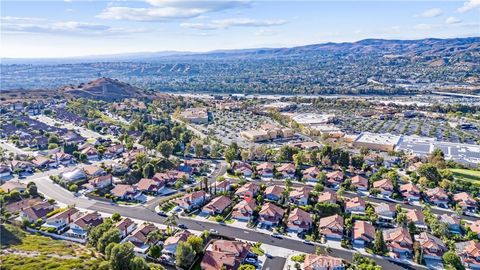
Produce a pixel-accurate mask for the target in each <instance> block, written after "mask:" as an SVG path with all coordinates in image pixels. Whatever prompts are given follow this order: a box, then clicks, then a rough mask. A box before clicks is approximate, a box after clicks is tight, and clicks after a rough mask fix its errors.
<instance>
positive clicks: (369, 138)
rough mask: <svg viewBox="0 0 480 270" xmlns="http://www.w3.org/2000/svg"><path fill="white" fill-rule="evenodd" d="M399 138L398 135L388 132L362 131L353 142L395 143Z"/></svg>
mask: <svg viewBox="0 0 480 270" xmlns="http://www.w3.org/2000/svg"><path fill="white" fill-rule="evenodd" d="M399 140H400V136H398V135H393V134H390V133H382V134H377V133H370V132H364V133H362V134H360V135H359V136H358V137H357V139H356V140H355V142H360V143H374V144H383V145H397V143H398V142H399Z"/></svg>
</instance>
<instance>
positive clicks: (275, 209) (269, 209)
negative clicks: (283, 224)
mask: <svg viewBox="0 0 480 270" xmlns="http://www.w3.org/2000/svg"><path fill="white" fill-rule="evenodd" d="M284 213H285V210H283V209H282V208H281V207H280V206H277V205H275V204H273V203H270V202H267V203H265V204H264V205H263V206H262V209H261V210H260V212H259V213H258V215H259V217H258V221H259V223H260V224H261V225H264V226H276V225H278V224H279V223H280V221H281V220H282V218H283V214H284Z"/></svg>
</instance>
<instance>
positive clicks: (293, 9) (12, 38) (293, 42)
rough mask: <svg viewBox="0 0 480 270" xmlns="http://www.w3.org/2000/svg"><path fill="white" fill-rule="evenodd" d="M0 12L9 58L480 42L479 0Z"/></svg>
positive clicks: (47, 7)
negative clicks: (365, 42)
mask: <svg viewBox="0 0 480 270" xmlns="http://www.w3.org/2000/svg"><path fill="white" fill-rule="evenodd" d="M1 10H2V12H1V28H0V30H1V41H0V45H1V50H0V51H1V53H0V57H9V58H53V57H75V56H89V55H105V54H118V53H134V52H156V51H192V52H204V51H211V50H224V49H225V50H227V49H248V48H260V47H291V46H298V45H306V44H314V43H325V42H353V41H358V40H362V39H366V38H381V39H421V38H454V37H468V36H479V35H480V0H463V1H402V2H400V1H335V2H334V1H303V2H294V1H247V0H239V1H230V0H225V1H189V2H186V1H177V0H146V1H80V0H78V1H76V0H65V1H60V0H58V1H2V2H1Z"/></svg>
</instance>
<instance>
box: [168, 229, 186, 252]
mask: <svg viewBox="0 0 480 270" xmlns="http://www.w3.org/2000/svg"><path fill="white" fill-rule="evenodd" d="M190 235H192V233H191V232H189V231H187V230H182V231H179V232H177V233H176V234H175V235H173V236H170V237H168V238H167V239H165V242H164V243H163V249H162V253H164V254H171V255H175V252H176V251H177V246H178V244H179V243H180V242H186V241H187V239H188V237H189V236H190Z"/></svg>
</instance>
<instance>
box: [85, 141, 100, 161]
mask: <svg viewBox="0 0 480 270" xmlns="http://www.w3.org/2000/svg"><path fill="white" fill-rule="evenodd" d="M80 153H81V154H85V155H86V156H87V159H88V160H98V159H99V153H98V150H97V149H96V148H95V147H94V146H92V145H88V146H86V147H85V148H83V149H82V150H80Z"/></svg>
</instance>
